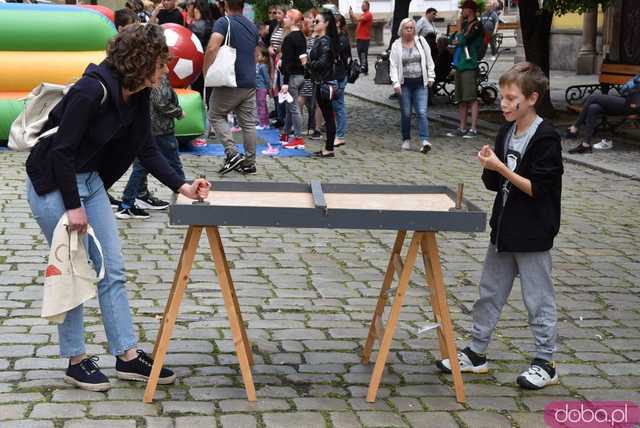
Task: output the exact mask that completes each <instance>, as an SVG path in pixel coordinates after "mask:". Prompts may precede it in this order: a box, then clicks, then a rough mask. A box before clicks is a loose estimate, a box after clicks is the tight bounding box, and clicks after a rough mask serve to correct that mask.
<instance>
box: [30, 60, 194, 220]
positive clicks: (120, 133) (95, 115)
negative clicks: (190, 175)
mask: <svg viewBox="0 0 640 428" xmlns="http://www.w3.org/2000/svg"><path fill="white" fill-rule="evenodd" d="M98 80H99V81H101V82H102V83H103V84H104V85H105V87H106V89H107V100H106V101H105V102H104V104H102V103H101V100H102V98H103V96H104V89H103V87H102V85H101V84H100V82H99V81H98ZM149 93H150V90H149V89H144V90H142V91H140V92H137V93H135V94H133V95H132V96H131V97H130V98H129V100H128V102H127V103H126V104H124V103H123V101H122V85H121V83H120V78H119V75H118V73H117V72H116V70H115V69H114V68H113V67H112V66H111V65H110V64H108V63H107V62H105V61H103V62H102V63H101V64H100V65H94V64H90V65H89V66H88V67H87V69H86V71H85V73H84V76H83V77H82V78H81V79H80V80H78V82H77V83H76V84H75V85H73V87H71V89H70V90H69V93H67V95H65V97H64V98H63V99H62V101H60V103H59V104H58V105H57V106H56V107H54V109H53V110H52V111H51V113H50V114H49V119H48V121H47V123H46V124H45V125H44V127H43V128H42V131H46V130H48V129H51V128H53V127H55V126H59V129H58V132H57V133H56V134H54V135H53V136H51V137H48V138H45V139H43V141H41V142H39V143H38V144H36V146H35V147H34V148H33V149H32V150H31V153H30V155H29V157H28V159H27V174H28V175H29V178H30V179H31V182H32V184H33V187H34V189H35V191H36V193H37V194H38V195H44V194H46V193H49V192H52V191H54V190H59V191H60V193H61V194H62V200H63V202H64V206H65V208H66V209H73V208H78V207H80V196H79V194H78V186H77V183H76V174H77V173H82V172H91V171H97V172H98V173H99V175H100V178H101V179H102V182H103V183H104V187H105V189H109V187H111V185H113V183H115V182H116V181H117V180H118V179H119V178H120V177H122V175H123V174H124V173H125V172H126V171H127V169H128V168H129V167H130V166H131V164H132V163H133V160H134V159H135V158H136V157H138V159H140V162H141V163H142V165H143V166H144V167H145V168H146V169H147V170H148V171H149V172H150V173H151V174H152V175H153V176H154V177H156V178H157V179H158V180H160V181H161V182H162V184H164V185H165V186H167V187H169V188H170V189H171V190H173V191H174V192H175V191H177V190H178V189H179V188H180V186H182V185H183V184H184V180H182V179H181V178H180V177H179V176H178V175H177V174H176V173H175V171H174V170H173V168H171V167H170V166H169V164H168V162H167V160H166V159H165V157H164V156H163V155H162V153H161V152H160V150H159V149H158V147H157V146H156V144H155V143H154V142H153V138H152V136H151V120H150V113H149Z"/></svg>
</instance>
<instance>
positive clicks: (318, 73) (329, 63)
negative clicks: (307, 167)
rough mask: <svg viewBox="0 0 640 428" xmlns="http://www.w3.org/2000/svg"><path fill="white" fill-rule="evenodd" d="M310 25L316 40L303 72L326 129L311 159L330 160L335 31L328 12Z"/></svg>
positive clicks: (334, 124)
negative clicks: (312, 88)
mask: <svg viewBox="0 0 640 428" xmlns="http://www.w3.org/2000/svg"><path fill="white" fill-rule="evenodd" d="M314 24H315V29H316V32H317V34H318V38H317V39H316V41H315V43H314V45H313V48H312V49H311V52H309V62H308V63H307V71H308V72H309V74H310V77H311V80H313V82H314V84H315V93H316V100H317V101H318V106H319V107H320V110H321V111H322V117H323V118H324V122H325V126H326V128H327V139H326V143H325V146H324V149H322V150H320V151H317V152H315V153H314V154H313V155H314V156H315V157H319V158H333V157H335V152H334V150H333V143H334V140H335V138H336V121H335V118H334V114H333V113H334V110H333V104H332V101H333V99H335V96H336V92H337V82H336V80H335V79H336V78H335V70H334V65H335V61H336V58H337V56H338V55H337V54H338V30H337V28H336V20H335V18H334V17H333V14H332V13H331V12H322V13H321V14H319V15H318V16H316V19H315V21H314Z"/></svg>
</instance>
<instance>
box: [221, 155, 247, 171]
mask: <svg viewBox="0 0 640 428" xmlns="http://www.w3.org/2000/svg"><path fill="white" fill-rule="evenodd" d="M243 160H244V156H243V155H242V154H240V153H234V154H232V155H227V156H226V157H225V159H224V164H223V165H222V168H220V169H219V170H218V174H222V175H225V174H227V173H229V172H231V171H233V170H234V169H236V168H238V166H239V165H240V164H241V163H242V161H243Z"/></svg>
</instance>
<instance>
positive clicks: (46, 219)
mask: <svg viewBox="0 0 640 428" xmlns="http://www.w3.org/2000/svg"><path fill="white" fill-rule="evenodd" d="M76 181H77V186H78V192H79V193H80V200H81V202H82V206H83V207H84V209H85V211H86V214H87V218H88V220H89V224H90V225H91V227H92V228H93V230H94V231H95V233H96V237H97V238H98V241H99V242H100V245H101V246H102V251H103V254H104V263H105V276H104V278H103V279H102V281H100V282H99V283H98V302H99V303H100V312H101V314H102V321H103V323H104V329H105V332H106V334H107V340H108V341H109V352H110V353H111V354H113V355H121V354H123V353H124V352H125V351H127V350H129V349H131V348H134V347H136V344H137V341H138V340H137V337H136V334H135V331H134V328H133V322H132V320H131V309H130V308H129V300H128V298H127V289H126V287H125V283H126V279H127V278H126V273H125V269H124V259H123V257H122V247H121V245H120V238H119V237H118V228H117V226H116V220H115V217H114V215H113V211H112V210H111V205H110V203H109V198H108V197H107V192H106V191H105V189H104V185H103V183H102V180H101V179H100V176H99V175H98V173H97V172H88V173H83V174H77V175H76ZM26 187H27V200H28V201H29V206H30V207H31V212H32V213H33V217H34V218H35V220H36V221H37V222H38V225H39V226H40V229H41V230H42V232H43V233H44V236H45V238H46V239H47V243H48V244H49V245H51V239H52V237H53V231H54V229H55V227H56V225H57V224H58V221H59V220H60V217H61V216H62V214H64V213H65V211H66V209H65V207H64V204H63V202H62V196H61V194H60V192H59V191H57V190H56V191H54V192H51V193H47V194H46V195H42V196H40V195H38V194H37V193H36V191H35V190H34V188H33V185H32V184H31V180H29V178H27V182H26ZM89 257H90V258H91V260H92V261H93V263H94V266H95V267H96V268H97V269H99V268H100V255H99V253H98V251H97V249H96V248H95V246H94V245H93V244H90V245H89ZM58 336H59V338H60V356H62V357H67V358H68V357H75V356H78V355H82V354H84V353H85V344H84V322H83V306H82V305H80V306H77V307H76V308H74V309H72V310H70V311H69V312H67V316H66V318H65V320H64V322H63V323H62V324H59V325H58Z"/></svg>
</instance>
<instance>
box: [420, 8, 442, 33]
mask: <svg viewBox="0 0 640 428" xmlns="http://www.w3.org/2000/svg"><path fill="white" fill-rule="evenodd" d="M437 16H438V11H437V10H435V9H434V8H432V7H430V8H429V9H427V11H426V12H425V14H424V16H423V17H422V18H420V19H419V20H418V24H417V27H416V30H417V31H418V36H422V37H424V38H425V39H427V35H429V34H433V35H432V36H430V37H433V39H434V40H436V39H437V36H438V29H437V28H436V26H435V24H434V21H435V19H436V17H437ZM427 40H428V39H427Z"/></svg>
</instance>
